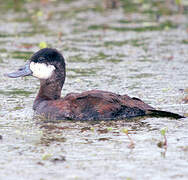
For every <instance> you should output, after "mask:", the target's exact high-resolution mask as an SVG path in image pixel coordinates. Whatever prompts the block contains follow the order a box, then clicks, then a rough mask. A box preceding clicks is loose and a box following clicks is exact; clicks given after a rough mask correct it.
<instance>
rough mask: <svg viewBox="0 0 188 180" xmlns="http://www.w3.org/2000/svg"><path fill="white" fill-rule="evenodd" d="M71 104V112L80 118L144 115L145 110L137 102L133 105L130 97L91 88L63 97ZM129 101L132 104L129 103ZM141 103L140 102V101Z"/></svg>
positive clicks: (116, 117) (98, 118)
mask: <svg viewBox="0 0 188 180" xmlns="http://www.w3.org/2000/svg"><path fill="white" fill-rule="evenodd" d="M64 101H68V102H69V103H70V104H71V111H72V114H76V117H78V118H76V119H80V120H82V119H83V120H102V119H105V120H106V119H120V118H129V117H135V116H141V115H145V111H144V109H143V108H142V109H141V108H139V106H138V103H137V104H135V106H134V101H135V100H133V99H132V102H131V98H130V99H127V100H126V98H124V97H123V96H121V95H118V94H115V93H111V92H106V91H99V90H92V91H86V92H83V93H80V94H76V93H73V94H69V95H67V96H66V97H65V98H64ZM130 102H131V103H132V104H130ZM140 104H141V103H140Z"/></svg>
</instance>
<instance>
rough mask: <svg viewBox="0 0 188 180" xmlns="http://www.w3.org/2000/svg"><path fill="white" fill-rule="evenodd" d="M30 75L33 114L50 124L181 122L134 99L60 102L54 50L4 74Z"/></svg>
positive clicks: (102, 95) (92, 94) (86, 95)
mask: <svg viewBox="0 0 188 180" xmlns="http://www.w3.org/2000/svg"><path fill="white" fill-rule="evenodd" d="M30 75H31V76H34V77H36V78H38V79H39V80H40V90H39V93H38V95H37V97H36V99H35V101H34V104H33V110H34V111H35V113H36V114H38V115H43V116H45V117H46V118H50V119H53V120H54V119H56V120H58V119H61V120H71V119H72V120H117V119H125V118H132V117H137V116H147V115H149V116H159V117H172V118H177V119H178V118H183V116H181V115H179V114H175V113H171V112H166V111H160V110H156V109H154V108H153V107H151V106H150V105H148V104H146V103H144V102H143V101H142V100H140V99H138V98H134V97H133V98H131V97H129V96H127V95H119V94H115V93H112V92H107V91H100V90H91V91H86V92H83V93H70V94H68V95H66V96H65V97H63V98H61V97H60V96H61V90H62V87H63V84H64V81H65V76H66V73H65V61H64V58H63V56H62V55H61V53H60V52H58V51H57V50H56V49H51V48H44V49H41V50H39V51H38V52H36V53H35V54H34V55H33V56H32V57H31V58H30V60H29V61H28V62H27V63H26V65H25V66H24V67H22V68H20V69H18V71H16V72H13V73H9V74H7V76H8V77H10V78H17V77H22V76H30Z"/></svg>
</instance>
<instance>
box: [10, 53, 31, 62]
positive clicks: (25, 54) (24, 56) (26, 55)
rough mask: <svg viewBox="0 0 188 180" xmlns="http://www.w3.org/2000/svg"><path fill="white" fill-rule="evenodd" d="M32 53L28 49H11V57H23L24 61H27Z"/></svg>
mask: <svg viewBox="0 0 188 180" xmlns="http://www.w3.org/2000/svg"><path fill="white" fill-rule="evenodd" d="M32 54H33V52H30V51H13V52H12V53H11V57H12V58H15V59H24V60H25V61H27V60H28V59H29V58H30V57H31V55H32Z"/></svg>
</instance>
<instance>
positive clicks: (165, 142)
mask: <svg viewBox="0 0 188 180" xmlns="http://www.w3.org/2000/svg"><path fill="white" fill-rule="evenodd" d="M166 131H167V128H163V129H161V131H160V133H161V135H162V136H163V138H164V140H163V141H159V142H158V143H157V146H158V147H160V148H164V149H167V138H166Z"/></svg>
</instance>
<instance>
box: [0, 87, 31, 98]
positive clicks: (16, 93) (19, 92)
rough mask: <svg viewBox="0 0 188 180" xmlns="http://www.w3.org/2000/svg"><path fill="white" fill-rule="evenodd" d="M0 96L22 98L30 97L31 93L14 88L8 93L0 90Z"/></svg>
mask: <svg viewBox="0 0 188 180" xmlns="http://www.w3.org/2000/svg"><path fill="white" fill-rule="evenodd" d="M0 94H2V95H5V96H12V95H13V96H24V97H28V96H30V95H31V94H33V92H31V91H26V90H23V89H17V88H14V89H12V90H8V91H5V90H0Z"/></svg>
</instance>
